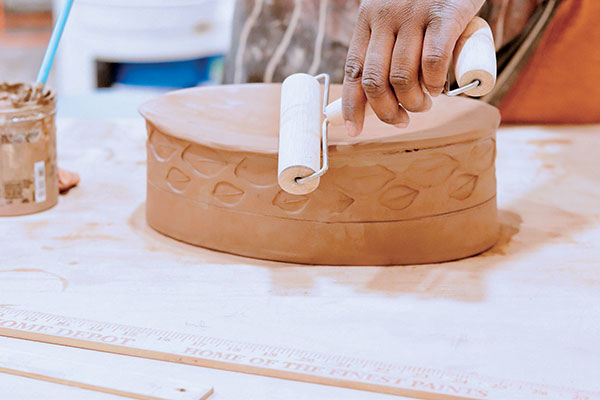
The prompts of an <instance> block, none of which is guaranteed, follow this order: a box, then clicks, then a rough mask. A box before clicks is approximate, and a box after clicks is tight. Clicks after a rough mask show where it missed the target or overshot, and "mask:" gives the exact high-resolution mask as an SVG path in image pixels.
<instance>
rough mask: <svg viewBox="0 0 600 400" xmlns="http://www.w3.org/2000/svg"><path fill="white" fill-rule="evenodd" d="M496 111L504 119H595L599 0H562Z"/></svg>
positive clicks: (599, 93) (598, 116) (599, 112)
mask: <svg viewBox="0 0 600 400" xmlns="http://www.w3.org/2000/svg"><path fill="white" fill-rule="evenodd" d="M500 109H501V111H502V115H503V121H504V122H508V123H600V0H564V1H563V2H562V3H561V4H560V5H559V7H558V9H557V11H556V15H555V16H554V19H553V20H552V22H551V23H550V25H549V26H548V28H547V30H546V32H545V33H544V35H543V37H542V39H541V42H540V44H539V46H538V48H537V49H536V51H535V52H534V54H533V56H532V57H531V59H530V60H529V62H528V64H527V65H526V66H525V68H524V69H523V70H522V71H521V74H520V75H519V78H518V79H517V81H516V82H515V84H514V86H513V87H512V88H511V90H510V91H509V92H508V94H507V95H506V97H505V98H504V100H503V101H502V104H501V105H500Z"/></svg>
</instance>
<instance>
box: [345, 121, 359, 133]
mask: <svg viewBox="0 0 600 400" xmlns="http://www.w3.org/2000/svg"><path fill="white" fill-rule="evenodd" d="M346 131H348V136H350V137H357V136H358V135H359V133H360V132H359V131H358V127H357V126H356V124H355V123H354V122H352V121H346Z"/></svg>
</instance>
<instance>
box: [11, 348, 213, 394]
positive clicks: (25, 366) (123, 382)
mask: <svg viewBox="0 0 600 400" xmlns="http://www.w3.org/2000/svg"><path fill="white" fill-rule="evenodd" d="M0 374H9V375H15V376H20V377H23V378H29V379H35V380H40V381H44V382H50V383H56V384H59V385H63V386H70V387H75V388H79V389H85V390H91V391H95V392H100V393H106V394H111V395H115V396H120V397H125V398H128V399H136V400H206V399H208V398H209V397H210V396H211V395H212V394H213V389H212V388H211V387H204V386H198V385H197V384H196V383H193V384H190V383H189V382H182V381H175V380H172V379H170V378H168V377H164V376H149V375H145V374H143V373H139V372H137V371H128V370H124V369H122V368H117V369H116V368H115V366H114V365H113V366H110V367H109V366H104V365H101V364H93V363H89V362H76V361H73V360H70V359H69V358H63V357H56V355H53V356H45V355H42V354H39V353H37V352H36V353H30V352H22V351H16V350H13V349H6V348H3V349H2V351H1V354H0Z"/></svg>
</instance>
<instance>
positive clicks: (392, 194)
mask: <svg viewBox="0 0 600 400" xmlns="http://www.w3.org/2000/svg"><path fill="white" fill-rule="evenodd" d="M418 195H419V191H418V190H415V189H413V188H411V187H408V186H404V185H398V186H393V187H391V188H389V189H388V190H386V191H385V192H384V193H383V195H382V196H381V198H380V199H379V202H380V203H381V205H382V206H384V207H386V208H389V209H390V210H394V211H400V210H404V209H407V208H408V207H410V206H411V205H412V204H413V203H414V202H415V200H416V199H417V196H418Z"/></svg>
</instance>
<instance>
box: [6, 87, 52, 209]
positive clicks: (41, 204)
mask: <svg viewBox="0 0 600 400" xmlns="http://www.w3.org/2000/svg"><path fill="white" fill-rule="evenodd" d="M55 114H56V96H55V93H54V92H53V91H52V90H46V91H45V92H44V95H43V96H42V98H41V99H40V100H39V101H38V102H35V103H33V102H32V103H26V104H24V105H23V106H22V107H21V106H18V107H14V106H12V107H11V106H10V105H8V102H2V104H0V216H13V215H26V214H33V213H36V212H40V211H43V210H47V209H49V208H51V207H53V206H54V205H56V203H57V202H58V179H57V175H56V122H55Z"/></svg>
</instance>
